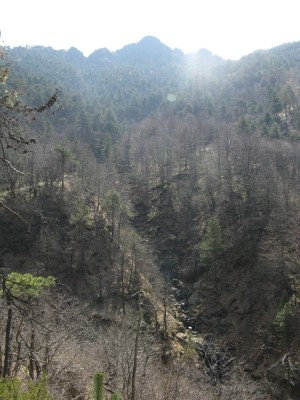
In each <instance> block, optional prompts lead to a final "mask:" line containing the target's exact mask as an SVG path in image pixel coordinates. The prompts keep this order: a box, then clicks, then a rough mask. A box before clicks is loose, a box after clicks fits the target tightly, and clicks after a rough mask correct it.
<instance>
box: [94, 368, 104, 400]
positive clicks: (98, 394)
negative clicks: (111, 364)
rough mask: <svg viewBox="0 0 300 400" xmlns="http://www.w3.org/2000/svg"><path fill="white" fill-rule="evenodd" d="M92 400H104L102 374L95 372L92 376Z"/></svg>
mask: <svg viewBox="0 0 300 400" xmlns="http://www.w3.org/2000/svg"><path fill="white" fill-rule="evenodd" d="M94 400H104V374H103V372H96V374H95V375H94Z"/></svg>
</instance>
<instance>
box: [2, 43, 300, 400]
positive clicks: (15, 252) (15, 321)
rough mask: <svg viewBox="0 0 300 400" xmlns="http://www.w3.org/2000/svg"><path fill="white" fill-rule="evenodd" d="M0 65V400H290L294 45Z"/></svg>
mask: <svg viewBox="0 0 300 400" xmlns="http://www.w3.org/2000/svg"><path fill="white" fill-rule="evenodd" d="M0 53H1V57H0V58H1V60H0V62H1V65H0V225H1V229H0V275H1V289H0V305H1V308H0V398H1V399H3V400H11V399H17V400H23V399H24V400H25V399H32V400H42V399H45V400H90V399H96V400H103V399H112V400H113V399H114V400H118V399H119V400H120V399H122V400H148V399H149V400H150V399H151V400H154V399H157V400H177V399H178V400H179V399H182V398H187V399H203V400H213V399H220V400H229V399H230V400H238V399H239V400H240V399H243V400H248V399H249V400H267V399H268V400H269V399H272V400H275V399H278V400H288V399H300V369H299V368H300V342H299V335H298V332H299V328H300V310H299V305H300V299H299V296H300V264H299V259H298V257H299V254H298V252H299V251H300V248H299V246H300V231H299V223H300V202H299V200H300V199H299V197H300V42H297V43H288V44H284V45H281V46H278V47H276V48H273V49H270V50H264V51H257V52H254V53H252V54H249V55H248V56H245V57H243V58H241V59H240V60H239V61H229V60H223V59H222V58H220V57H218V56H216V55H214V54H212V53H210V52H209V51H208V50H205V49H202V50H200V51H199V52H198V53H195V54H188V55H185V54H183V53H182V52H181V51H180V50H178V49H175V50H172V49H170V48H169V47H167V46H165V45H164V44H162V43H161V42H160V41H159V40H158V39H156V38H154V37H151V36H149V37H145V38H144V39H142V40H141V41H140V42H138V43H134V44H129V45H127V46H125V47H124V48H123V49H121V50H118V51H116V52H110V51H109V50H107V49H99V50H97V51H95V52H94V53H93V54H91V55H90V56H89V57H85V56H84V55H83V54H82V53H81V52H80V51H78V50H77V49H75V48H71V49H69V50H68V51H63V50H61V51H57V50H53V49H52V48H45V47H26V48H24V47H17V48H3V47H2V48H1V49H0Z"/></svg>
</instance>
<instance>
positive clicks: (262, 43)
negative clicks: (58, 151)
mask: <svg viewBox="0 0 300 400" xmlns="http://www.w3.org/2000/svg"><path fill="white" fill-rule="evenodd" d="M299 8H300V3H299V2H298V0H283V1H278V0H272V1H271V0H251V1H250V0H205V1H203V0H184V1H182V0H151V1H150V0H84V1H82V0H73V1H71V0H49V1H43V2H41V1H38V0H3V1H2V2H1V7H0V30H1V31H2V41H3V42H4V45H6V46H11V47H14V46H20V45H21V46H25V45H29V46H33V45H42V46H51V47H53V48H55V49H66V50H67V49H69V48H70V47H76V48H77V49H79V50H81V51H82V52H83V53H84V54H85V55H89V54H90V53H91V52H93V51H94V50H96V49H99V48H103V47H106V48H108V49H109V50H111V51H115V50H117V49H120V48H122V47H123V46H124V45H126V44H129V43H135V42H138V41H139V40H140V39H142V38H143V37H144V36H147V35H152V36H156V37H157V38H158V39H160V40H161V42H163V43H165V44H166V45H168V46H169V47H171V48H175V47H177V48H179V49H181V50H182V51H184V52H185V53H188V52H191V51H197V50H199V49H200V48H207V49H208V50H210V51H212V52H213V53H214V54H217V55H220V56H222V57H224V58H227V59H238V58H240V57H241V56H243V55H246V54H249V53H251V52H252V51H254V50H257V49H266V48H271V47H274V46H277V45H279V44H282V43H287V42H292V41H298V40H300V29H299V12H298V11H299Z"/></svg>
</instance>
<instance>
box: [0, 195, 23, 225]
mask: <svg viewBox="0 0 300 400" xmlns="http://www.w3.org/2000/svg"><path fill="white" fill-rule="evenodd" d="M0 206H2V207H3V208H5V210H6V211H9V212H10V213H11V214H13V215H14V216H15V217H17V218H19V220H21V221H22V222H23V223H24V224H25V225H27V226H28V230H29V229H30V225H29V224H28V222H27V221H25V219H23V218H22V217H21V215H20V214H18V213H17V212H16V211H14V210H12V209H11V208H9V207H8V206H7V205H5V204H4V203H3V202H2V201H1V200H0Z"/></svg>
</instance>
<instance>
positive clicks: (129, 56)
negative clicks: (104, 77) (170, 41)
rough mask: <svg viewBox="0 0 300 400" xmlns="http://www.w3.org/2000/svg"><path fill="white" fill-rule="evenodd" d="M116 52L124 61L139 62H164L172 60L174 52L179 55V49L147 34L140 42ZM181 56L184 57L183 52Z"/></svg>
mask: <svg viewBox="0 0 300 400" xmlns="http://www.w3.org/2000/svg"><path fill="white" fill-rule="evenodd" d="M116 53H117V56H118V59H119V60H121V61H122V62H125V63H139V64H140V63H142V64H146V63H154V64H163V63H167V62H171V61H172V58H173V55H174V53H175V54H176V55H178V51H176V50H175V51H174V50H171V49H170V47H168V46H166V45H165V44H163V43H161V42H160V40H159V39H157V38H155V37H153V36H146V37H144V38H143V39H142V40H140V41H139V42H138V43H133V44H129V45H127V46H125V47H123V48H122V49H121V50H118V51H117V52H116ZM181 57H182V59H183V58H184V54H183V53H181Z"/></svg>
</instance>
